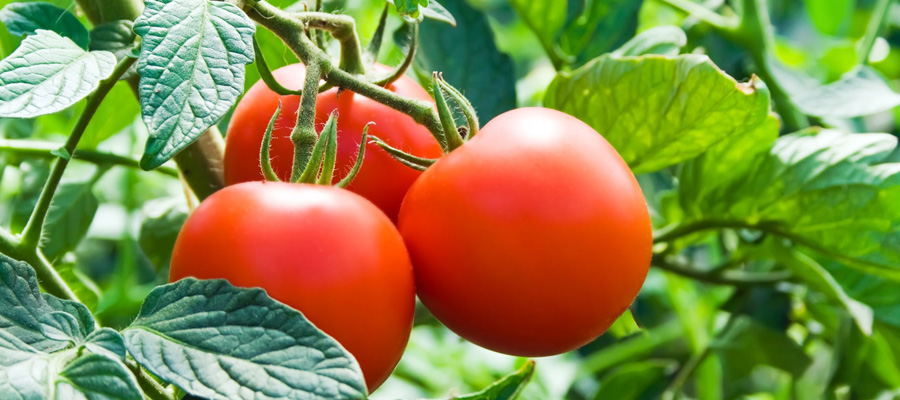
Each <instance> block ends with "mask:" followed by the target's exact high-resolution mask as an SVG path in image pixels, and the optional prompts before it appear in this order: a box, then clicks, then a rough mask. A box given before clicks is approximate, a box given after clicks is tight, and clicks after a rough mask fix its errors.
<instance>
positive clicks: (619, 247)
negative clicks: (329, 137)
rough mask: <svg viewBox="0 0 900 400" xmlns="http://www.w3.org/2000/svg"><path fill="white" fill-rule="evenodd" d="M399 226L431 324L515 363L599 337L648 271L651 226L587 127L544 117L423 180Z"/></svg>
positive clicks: (509, 123) (507, 121)
mask: <svg viewBox="0 0 900 400" xmlns="http://www.w3.org/2000/svg"><path fill="white" fill-rule="evenodd" d="M398 226H399V228H400V233H401V234H402V235H403V239H404V240H405V241H406V245H407V248H408V249H409V252H410V257H411V258H412V262H413V273H414V274H415V278H416V288H417V293H418V295H419V298H420V299H421V300H422V302H423V303H424V304H425V306H427V307H428V309H429V310H431V312H432V313H433V314H434V316H435V317H437V319H438V320H440V321H441V322H443V323H444V324H445V325H447V327H448V328H450V329H451V330H453V331H454V332H456V333H457V334H459V335H460V336H462V337H463V338H465V339H468V340H469V341H471V342H473V343H475V344H478V345H480V346H483V347H485V348H488V349H491V350H495V351H498V352H501V353H506V354H511V355H517V356H547V355H552V354H558V353H562V352H566V351H569V350H573V349H576V348H578V347H580V346H582V345H584V344H587V343H588V342H590V341H592V340H593V339H595V338H597V337H598V336H600V335H601V334H602V333H603V332H605V331H606V329H607V328H609V326H610V325H611V324H612V323H613V321H615V319H616V318H617V317H618V316H619V315H621V314H622V312H623V311H625V309H626V308H627V307H628V306H629V305H630V304H631V302H632V301H633V300H634V298H635V296H636V295H637V294H638V291H639V290H640V288H641V286H642V284H643V282H644V279H645V277H646V275H647V270H648V268H649V265H650V256H651V245H652V232H651V227H650V217H649V213H648V211H647V204H646V202H645V200H644V197H643V195H642V193H641V189H640V187H639V186H638V183H637V181H636V180H635V178H634V175H632V173H631V171H630V170H629V169H628V166H627V165H626V164H625V162H624V161H623V160H622V158H621V157H620V156H619V155H618V153H616V151H615V150H614V149H613V148H612V146H610V145H609V143H608V142H607V141H606V140H605V139H603V137H602V136H600V135H599V134H598V133H597V132H596V131H594V130H593V129H592V128H591V127H589V126H588V125H586V124H584V123H582V122H581V121H579V120H577V119H575V118H573V117H571V116H568V115H566V114H563V113H561V112H558V111H554V110H549V109H541V108H527V109H518V110H514V111H509V112H507V113H504V114H502V115H500V116H498V117H496V118H495V119H494V120H492V121H491V122H490V123H489V124H487V125H486V126H485V127H484V128H483V129H482V130H481V132H480V133H478V135H476V136H475V137H474V138H473V139H472V140H471V141H469V142H467V143H466V144H464V145H463V146H462V147H460V148H458V149H456V150H454V151H453V152H451V153H450V154H448V155H446V156H444V158H442V159H441V160H439V161H438V162H437V163H435V164H434V165H433V166H431V167H430V168H428V169H427V170H426V171H425V172H424V173H423V174H422V176H421V177H420V178H419V179H418V180H417V181H416V183H415V184H414V185H413V186H412V187H411V188H410V190H409V193H408V194H407V196H406V199H405V200H404V202H403V206H402V208H401V210H400V219H399V225H398Z"/></svg>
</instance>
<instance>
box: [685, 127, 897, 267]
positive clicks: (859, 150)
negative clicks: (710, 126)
mask: <svg viewBox="0 0 900 400" xmlns="http://www.w3.org/2000/svg"><path fill="white" fill-rule="evenodd" d="M896 145H897V138H895V137H893V136H891V135H885V134H850V133H844V132H839V131H833V130H823V131H816V130H810V131H804V132H798V133H795V134H791V135H785V136H782V137H780V138H778V140H777V141H775V143H774V145H769V146H763V147H761V146H760V145H759V143H757V142H756V141H755V140H753V139H752V138H749V137H748V138H747V140H746V141H744V142H734V143H732V146H731V147H730V148H727V149H726V148H724V147H716V148H714V149H712V150H710V152H709V153H707V154H705V155H704V156H703V157H700V158H698V159H697V160H695V161H692V162H691V163H689V164H687V165H685V168H683V170H682V173H681V177H680V179H679V181H680V182H681V187H680V194H679V197H680V202H681V204H682V208H684V210H685V212H686V214H687V215H688V219H689V220H693V221H696V220H701V219H705V220H709V219H715V220H727V221H743V222H746V223H748V224H759V225H760V226H762V227H763V229H765V230H766V231H768V232H773V233H776V234H778V235H780V236H784V237H788V238H790V239H792V240H794V241H795V242H799V243H800V244H803V245H807V246H812V247H813V248H814V249H816V250H818V251H825V252H827V253H828V254H829V256H832V257H838V258H839V259H838V261H840V262H842V263H845V264H848V265H850V266H854V267H857V268H861V269H863V270H865V271H868V272H871V273H876V274H879V275H882V276H886V277H889V278H891V279H895V280H896V279H900V268H898V267H897V265H900V163H882V162H884V161H885V160H886V159H887V157H888V156H889V155H890V154H891V153H892V152H893V151H894V149H895V148H896ZM723 152H727V153H730V154H739V153H741V152H743V156H742V157H736V156H727V157H725V159H724V160H721V159H722V157H721V154H723ZM720 160H721V161H720ZM712 171H714V172H712Z"/></svg>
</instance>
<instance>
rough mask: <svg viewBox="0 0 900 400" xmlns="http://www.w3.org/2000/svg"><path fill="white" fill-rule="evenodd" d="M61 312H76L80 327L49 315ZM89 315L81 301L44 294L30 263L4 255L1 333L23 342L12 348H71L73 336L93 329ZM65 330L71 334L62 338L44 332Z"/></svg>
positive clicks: (2, 364) (0, 289) (1, 264)
mask: <svg viewBox="0 0 900 400" xmlns="http://www.w3.org/2000/svg"><path fill="white" fill-rule="evenodd" d="M48 299H49V300H50V301H51V302H48ZM82 309H83V311H82ZM57 311H61V312H65V313H69V314H73V315H72V317H74V321H75V322H76V323H78V324H81V326H80V327H79V329H77V330H71V329H67V328H63V327H62V326H61V324H60V322H71V320H69V321H61V318H57V317H51V316H49V315H50V314H51V313H54V312H57ZM45 317H46V319H44V318H45ZM85 317H88V318H90V312H89V311H87V309H86V308H84V306H83V305H81V304H78V303H74V302H69V301H63V300H59V299H56V298H53V297H52V296H49V295H48V296H46V297H45V296H42V295H41V292H40V290H39V288H38V283H37V278H36V277H35V275H34V270H32V269H31V266H29V265H28V264H27V263H25V262H21V261H15V260H13V259H11V258H9V257H7V256H5V255H2V254H0V332H3V333H4V334H7V335H10V336H13V337H14V338H15V339H16V340H15V343H17V344H19V345H20V346H19V347H15V348H13V349H12V350H15V351H18V352H24V353H28V354H36V353H40V352H54V351H58V350H61V349H63V348H66V347H69V346H70V344H71V343H70V341H71V339H73V337H77V336H81V337H83V336H85V335H86V334H87V333H89V332H91V331H92V330H93V328H94V325H93V320H92V319H91V320H90V321H84V319H85ZM62 318H65V317H62ZM85 322H87V323H85ZM64 329H65V330H66V331H68V332H69V333H70V336H69V337H65V338H62V339H60V338H59V337H58V336H55V337H48V336H47V335H45V334H44V331H48V332H50V331H53V332H54V333H58V332H59V331H63V330H64ZM7 350H10V349H7ZM5 358H6V357H0V367H8V366H10V364H8V363H6V362H4V359H5ZM0 398H3V397H2V396H0Z"/></svg>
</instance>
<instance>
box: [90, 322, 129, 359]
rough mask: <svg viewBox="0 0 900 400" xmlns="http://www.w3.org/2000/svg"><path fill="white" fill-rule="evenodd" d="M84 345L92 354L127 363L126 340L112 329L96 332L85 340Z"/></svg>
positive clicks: (101, 329)
mask: <svg viewBox="0 0 900 400" xmlns="http://www.w3.org/2000/svg"><path fill="white" fill-rule="evenodd" d="M83 345H84V347H85V348H86V349H88V351H90V352H91V353H94V354H101V355H105V356H106V357H109V358H112V359H118V360H120V361H122V362H124V361H125V339H123V338H122V335H120V334H119V332H116V331H114V330H112V329H109V328H100V329H98V330H96V331H94V332H93V333H91V334H90V335H89V336H88V337H87V338H86V339H85V340H84V343H83Z"/></svg>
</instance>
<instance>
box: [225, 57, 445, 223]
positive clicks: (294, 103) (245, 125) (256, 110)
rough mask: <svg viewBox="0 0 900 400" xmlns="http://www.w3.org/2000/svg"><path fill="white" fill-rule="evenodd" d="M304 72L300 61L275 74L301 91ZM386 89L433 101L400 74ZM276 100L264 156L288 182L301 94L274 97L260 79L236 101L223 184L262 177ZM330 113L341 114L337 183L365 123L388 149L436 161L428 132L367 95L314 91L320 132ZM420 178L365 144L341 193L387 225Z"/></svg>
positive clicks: (351, 160) (435, 145)
mask: <svg viewBox="0 0 900 400" xmlns="http://www.w3.org/2000/svg"><path fill="white" fill-rule="evenodd" d="M376 70H378V71H386V70H387V67H384V66H376ZM305 71H306V69H305V68H304V67H303V65H302V64H293V65H288V66H286V67H282V68H279V69H277V70H275V71H274V72H273V74H274V75H275V78H276V79H278V82H280V83H281V84H282V85H283V86H285V87H287V88H288V89H292V90H297V89H301V88H302V86H303V80H304V75H305ZM387 88H388V89H389V90H392V91H394V92H396V93H398V94H401V95H404V96H406V97H411V98H415V99H419V100H424V101H429V102H431V101H433V100H432V98H431V96H429V95H428V93H427V92H426V91H425V90H424V89H422V87H421V86H419V84H417V83H416V82H415V81H413V80H412V79H410V78H408V77H405V76H404V77H402V78H400V79H399V80H397V81H396V82H394V83H393V84H391V85H389V86H388V87H387ZM279 100H281V102H282V104H283V112H282V113H281V115H280V116H279V117H278V120H277V122H276V125H275V129H274V131H273V132H272V146H271V150H270V151H271V153H270V157H271V159H272V167H273V168H274V169H275V173H276V174H278V176H279V177H280V178H281V179H282V180H285V181H286V180H288V179H289V178H290V175H291V164H292V163H293V160H294V145H293V143H292V142H291V138H290V136H291V130H292V129H293V128H294V125H295V123H296V121H297V108H298V107H299V105H300V96H279V95H278V94H276V93H275V92H273V91H272V90H270V89H269V88H268V87H267V86H266V85H265V83H263V82H262V81H259V82H257V83H256V84H254V85H253V87H251V88H250V90H248V91H247V93H246V94H245V95H244V97H243V99H241V101H240V102H239V103H238V106H237V108H235V110H234V115H233V116H232V118H231V123H230V125H229V127H228V134H227V135H226V137H225V183H226V184H228V185H231V184H234V183H238V182H247V181H261V180H263V175H262V170H261V169H260V166H259V149H260V146H261V145H262V138H263V135H264V134H265V131H266V127H267V126H268V124H269V120H270V119H271V118H272V114H274V113H275V109H276V108H278V101H279ZM334 110H338V114H339V115H338V123H337V128H338V147H337V151H338V155H337V169H336V170H335V175H334V182H338V181H339V180H341V179H343V178H344V176H346V174H347V172H348V171H349V170H350V168H351V167H352V166H353V163H354V161H355V160H356V154H357V151H358V149H359V141H360V139H361V138H362V131H363V128H364V127H365V126H366V124H368V123H369V122H375V125H374V126H372V127H370V128H369V133H370V134H371V135H374V136H377V137H379V138H381V139H383V140H384V141H385V142H387V143H388V144H390V145H391V146H394V147H397V148H399V149H402V150H405V151H406V152H408V153H411V154H413V155H417V156H420V157H428V158H437V157H440V156H441V154H442V150H441V146H440V145H439V144H438V142H437V140H435V139H434V137H433V136H432V135H431V133H429V132H428V130H427V129H425V128H424V127H423V126H421V125H419V124H417V123H416V122H415V121H414V120H413V119H412V118H411V117H409V116H407V115H406V114H403V113H401V112H399V111H396V110H394V109H392V108H390V107H388V106H386V105H383V104H381V103H378V102H376V101H374V100H371V99H369V98H367V97H364V96H360V95H357V94H355V93H353V92H350V91H343V92H341V93H340V94H338V90H337V89H331V90H329V91H326V92H324V93H322V94H320V95H319V97H318V100H317V103H316V124H317V126H318V127H319V129H321V127H322V126H324V124H325V121H327V120H328V115H329V114H331V112H332V111H334ZM419 174H420V173H419V171H415V170H413V169H410V168H408V167H406V166H404V165H402V164H400V163H399V162H397V161H396V160H394V159H392V158H391V156H390V155H388V154H387V152H385V151H384V150H383V149H381V148H380V147H378V146H377V145H375V144H371V143H370V144H368V145H367V147H366V155H365V159H364V160H363V165H362V169H361V170H360V171H359V174H358V175H357V176H356V179H355V180H354V181H353V183H351V184H350V185H349V186H348V187H347V189H349V190H350V191H352V192H355V193H357V194H360V195H362V196H363V197H365V198H367V199H369V201H371V202H372V203H375V205H377V206H378V208H380V209H381V210H382V211H384V213H385V214H387V215H388V216H389V217H390V218H391V219H392V220H396V219H397V212H398V211H399V210H400V203H401V202H402V201H403V196H404V195H405V194H406V191H407V189H409V186H410V185H412V183H413V182H414V181H415V180H416V178H417V177H418V176H419Z"/></svg>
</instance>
